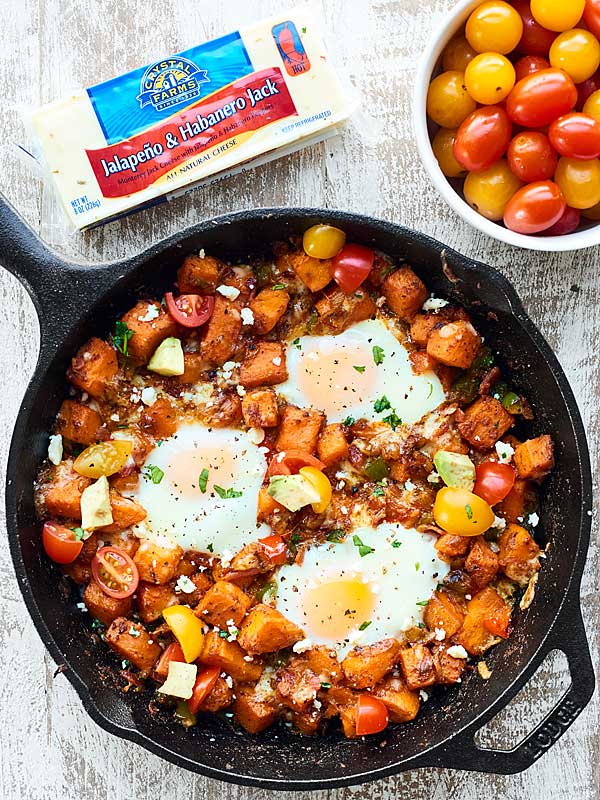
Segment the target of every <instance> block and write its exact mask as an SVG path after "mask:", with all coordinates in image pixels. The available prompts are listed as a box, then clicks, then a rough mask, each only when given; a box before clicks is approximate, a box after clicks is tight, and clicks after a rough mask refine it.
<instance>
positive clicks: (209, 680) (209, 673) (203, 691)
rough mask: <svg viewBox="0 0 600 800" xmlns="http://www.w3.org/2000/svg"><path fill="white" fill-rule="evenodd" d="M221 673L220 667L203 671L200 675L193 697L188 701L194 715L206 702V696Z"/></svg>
mask: <svg viewBox="0 0 600 800" xmlns="http://www.w3.org/2000/svg"><path fill="white" fill-rule="evenodd" d="M220 672H221V668H220V667H207V668H206V669H203V670H202V672H199V673H198V676H197V678H196V682H195V683H194V688H193V689H192V696H191V697H190V699H189V700H188V701H187V704H188V708H189V710H190V711H191V712H192V714H195V713H196V712H197V711H198V709H199V708H200V705H201V703H202V701H203V700H205V698H206V696H207V695H208V693H209V692H210V690H211V689H212V688H213V686H214V685H215V683H216V682H217V678H218V677H219V674H220Z"/></svg>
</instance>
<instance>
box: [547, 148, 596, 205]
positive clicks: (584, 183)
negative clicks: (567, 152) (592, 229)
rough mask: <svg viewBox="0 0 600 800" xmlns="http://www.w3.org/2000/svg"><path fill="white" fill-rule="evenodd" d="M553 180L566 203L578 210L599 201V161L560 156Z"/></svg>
mask: <svg viewBox="0 0 600 800" xmlns="http://www.w3.org/2000/svg"><path fill="white" fill-rule="evenodd" d="M554 180H555V181H556V183H557V184H558V185H559V186H560V189H561V191H562V193H563V195H564V196H565V198H566V200H567V203H568V205H570V206H572V207H573V208H578V209H579V210H580V211H581V210H583V209H586V208H593V206H595V205H596V204H597V203H600V161H598V159H597V158H594V159H590V160H588V161H580V160H579V159H576V158H561V159H560V161H559V162H558V166H557V168H556V174H555V176H554Z"/></svg>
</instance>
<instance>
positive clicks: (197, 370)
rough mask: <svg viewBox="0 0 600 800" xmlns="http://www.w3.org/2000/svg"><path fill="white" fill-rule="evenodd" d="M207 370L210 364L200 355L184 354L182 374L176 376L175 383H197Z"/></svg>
mask: <svg viewBox="0 0 600 800" xmlns="http://www.w3.org/2000/svg"><path fill="white" fill-rule="evenodd" d="M209 368H210V363H209V362H208V360H207V359H206V358H205V357H204V356H203V355H202V353H184V354H183V373H182V374H181V375H178V376H177V383H181V384H186V385H189V384H192V383H198V382H199V381H200V380H202V377H203V376H204V374H205V373H206V372H207V371H208V370H209Z"/></svg>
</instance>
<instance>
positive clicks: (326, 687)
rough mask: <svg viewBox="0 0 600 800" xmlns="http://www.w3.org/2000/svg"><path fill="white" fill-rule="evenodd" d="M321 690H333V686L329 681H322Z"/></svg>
mask: <svg viewBox="0 0 600 800" xmlns="http://www.w3.org/2000/svg"><path fill="white" fill-rule="evenodd" d="M321 689H331V684H330V683H329V682H328V681H321Z"/></svg>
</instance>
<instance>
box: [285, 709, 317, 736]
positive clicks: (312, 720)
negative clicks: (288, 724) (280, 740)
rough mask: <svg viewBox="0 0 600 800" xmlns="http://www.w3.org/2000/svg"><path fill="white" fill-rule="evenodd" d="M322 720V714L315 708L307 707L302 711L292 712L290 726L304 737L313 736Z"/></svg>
mask: <svg viewBox="0 0 600 800" xmlns="http://www.w3.org/2000/svg"><path fill="white" fill-rule="evenodd" d="M322 719H323V712H322V711H320V710H319V709H317V708H316V707H315V706H309V707H308V708H307V709H305V710H304V711H292V716H291V721H292V725H293V726H294V728H296V730H298V731H300V733H302V734H303V735H304V736H314V735H315V734H316V733H317V731H318V730H319V725H320V724H321V720H322Z"/></svg>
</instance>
